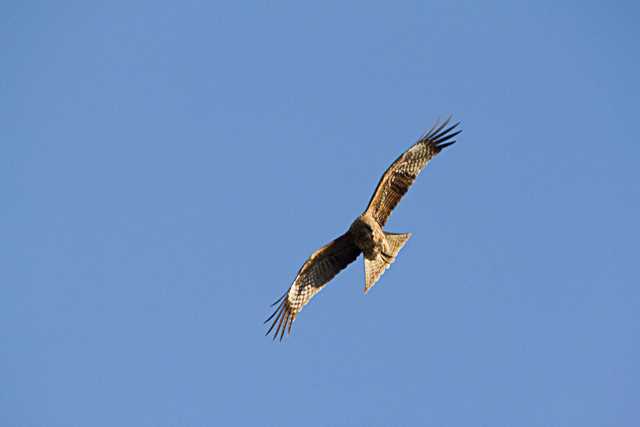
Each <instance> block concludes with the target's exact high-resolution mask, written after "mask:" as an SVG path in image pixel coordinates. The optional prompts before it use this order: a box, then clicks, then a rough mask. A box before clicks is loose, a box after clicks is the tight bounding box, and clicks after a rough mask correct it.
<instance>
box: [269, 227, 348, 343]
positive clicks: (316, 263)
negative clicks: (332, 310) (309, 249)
mask: <svg viewBox="0 0 640 427" xmlns="http://www.w3.org/2000/svg"><path fill="white" fill-rule="evenodd" d="M358 255H360V249H359V248H358V247H357V246H356V245H355V243H354V242H353V239H352V237H351V235H350V234H349V232H347V233H345V234H343V235H342V236H340V237H338V238H337V239H335V240H334V241H333V242H331V243H329V244H328V245H325V246H323V247H322V248H320V249H318V250H317V251H315V252H314V253H313V255H311V256H310V257H309V259H308V260H307V261H305V263H304V264H303V265H302V267H301V268H300V271H298V275H297V276H296V279H295V280H294V281H293V284H292V285H291V287H290V288H289V290H288V291H287V292H286V293H285V294H284V295H283V296H282V297H281V298H280V299H279V300H278V301H276V302H275V303H273V305H276V304H278V303H280V305H279V306H278V308H277V309H276V311H275V312H274V313H273V314H272V315H271V316H270V317H269V318H268V319H267V320H265V322H264V323H267V322H269V321H270V320H271V319H274V320H273V323H272V324H271V327H270V328H269V330H268V331H267V333H266V335H269V333H271V331H272V330H273V329H274V328H276V324H277V325H278V326H277V328H276V330H275V332H274V335H273V339H275V338H276V337H277V336H278V334H280V339H281V340H282V337H283V336H284V334H285V330H287V333H290V332H291V325H292V324H293V321H294V320H295V318H296V316H297V315H298V313H299V312H300V310H302V307H304V306H305V304H307V303H308V302H309V301H310V300H311V298H313V296H314V295H315V294H317V293H318V292H320V290H321V289H322V288H323V287H324V285H326V284H327V282H329V281H330V280H331V279H333V278H334V277H335V275H336V274H338V273H339V272H340V271H341V270H343V269H344V268H345V267H346V266H347V265H349V264H351V263H352V262H353V261H355V259H356V258H358Z"/></svg>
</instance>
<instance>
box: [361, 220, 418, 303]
mask: <svg viewBox="0 0 640 427" xmlns="http://www.w3.org/2000/svg"><path fill="white" fill-rule="evenodd" d="M384 235H385V237H386V238H387V244H388V247H389V251H390V253H388V254H384V253H380V254H379V255H378V256H377V258H376V259H372V260H369V259H367V258H365V259H364V293H365V294H366V293H367V292H369V289H371V288H372V287H373V285H375V284H376V282H377V281H378V279H380V276H382V274H383V273H384V272H385V271H386V269H387V268H389V267H390V266H391V264H392V263H393V262H394V261H395V260H396V256H397V255H398V252H400V249H402V247H403V246H404V245H405V243H407V240H409V238H410V237H411V233H387V232H385V233H384Z"/></svg>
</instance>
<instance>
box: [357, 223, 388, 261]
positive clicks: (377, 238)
mask: <svg viewBox="0 0 640 427" xmlns="http://www.w3.org/2000/svg"><path fill="white" fill-rule="evenodd" d="M348 233H349V234H350V235H351V238H352V239H353V243H355V245H356V246H357V247H358V249H360V250H361V251H362V254H363V255H364V257H365V258H366V259H369V260H373V259H376V258H377V257H378V256H379V255H380V254H381V253H388V252H389V245H388V244H387V239H385V237H384V231H382V227H380V224H378V222H377V221H376V220H375V219H373V217H372V216H371V214H369V213H367V212H364V213H363V214H362V215H360V216H358V218H356V220H355V221H353V223H352V224H351V227H349V231H348Z"/></svg>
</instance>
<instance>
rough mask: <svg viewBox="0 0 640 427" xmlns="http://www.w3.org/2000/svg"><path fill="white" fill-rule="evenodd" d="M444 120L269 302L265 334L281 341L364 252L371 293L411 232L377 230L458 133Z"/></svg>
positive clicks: (386, 175) (402, 158)
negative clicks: (306, 309)
mask: <svg viewBox="0 0 640 427" xmlns="http://www.w3.org/2000/svg"><path fill="white" fill-rule="evenodd" d="M450 119H451V117H449V119H447V120H445V121H444V122H443V123H439V122H436V123H435V125H434V126H433V127H432V128H431V129H430V130H429V131H428V132H426V133H425V134H424V135H423V136H422V137H420V139H419V140H418V141H417V142H416V143H415V144H414V145H412V146H411V147H409V149H408V150H407V151H405V152H404V153H402V155H400V157H398V158H397V159H396V161H394V162H393V163H392V164H391V166H389V168H388V169H387V170H386V171H385V173H384V174H383V175H382V178H380V181H379V182H378V186H377V187H376V189H375V191H374V192H373V196H371V200H370V201H369V205H368V206H367V209H366V210H365V211H364V212H363V213H362V214H361V215H360V216H358V217H357V218H356V219H355V221H353V223H352V224H351V227H349V230H347V232H346V233H344V234H343V235H341V236H340V237H338V238H337V239H335V240H334V241H332V242H331V243H329V244H327V245H325V246H323V247H321V248H320V249H318V250H317V251H315V252H314V253H313V254H312V255H311V256H310V257H309V259H307V260H306V261H305V263H304V264H303V265H302V267H301V268H300V270H299V271H298V274H297V275H296V278H295V280H294V281H293V284H292V285H291V287H289V289H288V290H287V291H286V292H285V294H284V295H282V297H280V298H279V299H278V300H277V301H276V302H274V303H273V304H272V307H273V306H276V305H278V307H277V308H276V310H275V311H274V313H273V314H272V315H271V316H270V317H269V318H268V319H267V320H265V322H264V323H268V322H269V321H271V320H272V319H273V322H272V323H271V327H270V328H269V330H268V331H267V333H266V335H269V334H270V333H271V331H273V330H274V328H275V332H274V334H273V339H274V340H275V339H276V337H278V335H279V336H280V340H282V337H283V336H284V335H285V333H287V334H289V333H291V326H292V325H293V321H294V320H295V319H296V317H297V316H298V313H300V310H302V308H303V307H304V306H305V305H306V304H307V303H308V302H309V301H310V300H311V298H313V297H314V295H316V294H317V293H318V292H320V290H321V289H322V288H324V287H325V285H326V284H327V283H328V282H329V281H330V280H331V279H333V278H334V277H335V276H336V274H338V273H339V272H340V271H342V270H343V269H344V268H345V267H347V266H348V265H349V264H351V263H352V262H353V261H355V260H356V258H358V256H359V255H360V254H361V253H362V254H364V267H365V278H364V292H365V294H366V293H367V292H369V290H371V288H372V287H373V285H375V284H376V282H377V281H378V279H380V276H382V274H383V273H384V272H385V270H386V269H387V268H389V266H390V265H391V264H392V263H393V262H394V261H395V259H396V257H397V255H398V252H400V249H402V247H403V246H404V245H405V243H407V240H409V238H410V237H411V233H389V232H386V231H384V230H383V228H384V225H385V224H386V223H387V220H388V219H389V216H390V215H391V212H392V211H393V209H394V208H395V207H396V205H397V204H398V202H399V201H400V199H401V198H402V196H404V194H405V193H406V192H407V190H409V187H411V184H413V182H414V181H415V179H416V178H417V177H418V174H419V173H420V172H421V171H422V170H423V169H424V168H425V166H427V164H428V163H429V161H430V160H431V159H432V158H433V157H434V156H436V155H437V154H438V153H440V151H442V150H443V149H444V148H445V147H448V146H450V145H451V144H453V143H455V142H456V141H455V140H454V139H453V138H454V137H455V136H456V135H458V134H459V133H460V132H462V131H461V130H456V128H457V127H458V125H459V124H460V122H458V123H455V124H453V125H451V126H448V125H449V122H450ZM447 126H448V127H447ZM285 331H286V332H285Z"/></svg>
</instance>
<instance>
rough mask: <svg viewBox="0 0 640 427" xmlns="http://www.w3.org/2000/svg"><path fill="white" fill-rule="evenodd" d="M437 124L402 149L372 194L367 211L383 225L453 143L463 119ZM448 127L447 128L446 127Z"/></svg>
mask: <svg viewBox="0 0 640 427" xmlns="http://www.w3.org/2000/svg"><path fill="white" fill-rule="evenodd" d="M450 119H451V118H449V119H447V120H446V121H445V122H444V123H442V124H439V123H437V122H436V124H435V125H434V126H433V128H431V130H430V131H428V132H427V133H425V134H424V135H423V136H422V137H421V138H420V139H419V140H418V142H416V143H415V144H414V145H413V146H411V147H410V148H409V149H408V150H407V151H405V152H404V153H402V155H401V156H400V157H398V158H397V159H396V161H395V162H393V163H392V164H391V166H389V168H388V169H387V170H386V171H385V173H384V175H382V178H380V182H378V186H377V187H376V190H375V191H374V192H373V196H371V200H370V201H369V206H368V207H367V212H368V213H370V214H372V215H373V217H374V218H375V219H376V221H378V224H380V226H381V227H382V226H384V225H385V223H386V222H387V219H389V216H390V215H391V212H392V211H393V209H394V208H395V207H396V205H397V204H398V202H399V201H400V199H401V198H402V196H404V194H405V193H406V192H407V190H409V187H411V184H413V181H415V179H416V178H417V177H418V174H419V173H420V172H421V171H422V169H424V168H425V166H427V163H429V161H430V160H431V159H432V158H433V157H434V156H435V155H436V154H438V153H439V152H440V151H441V150H442V149H443V148H445V147H447V146H449V145H451V144H453V143H454V142H455V141H454V140H452V138H453V137H455V136H456V135H458V134H459V133H460V132H462V131H460V130H459V131H456V132H452V131H453V130H454V129H455V128H456V127H457V126H458V125H459V124H460V122H458V123H456V124H454V125H452V126H449V127H447V125H448V124H449V120H450ZM445 128H446V129H445Z"/></svg>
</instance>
